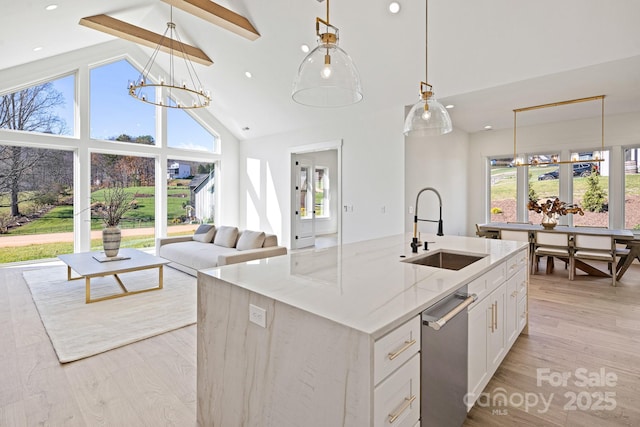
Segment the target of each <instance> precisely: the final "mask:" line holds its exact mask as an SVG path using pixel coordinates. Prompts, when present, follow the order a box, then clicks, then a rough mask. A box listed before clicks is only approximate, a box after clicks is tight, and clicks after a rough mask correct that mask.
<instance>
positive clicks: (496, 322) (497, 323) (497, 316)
mask: <svg viewBox="0 0 640 427" xmlns="http://www.w3.org/2000/svg"><path fill="white" fill-rule="evenodd" d="M495 325H496V331H497V330H498V301H496V323H495Z"/></svg>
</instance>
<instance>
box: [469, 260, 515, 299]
mask: <svg viewBox="0 0 640 427" xmlns="http://www.w3.org/2000/svg"><path fill="white" fill-rule="evenodd" d="M505 273H506V264H505V263H504V262H503V263H501V264H498V265H496V266H495V267H494V268H493V270H491V271H488V272H486V273H484V274H483V275H482V276H480V277H478V278H477V279H475V280H473V281H472V282H471V283H469V285H468V286H467V292H469V293H470V294H476V295H477V296H478V300H477V301H476V302H475V303H474V304H471V305H470V306H469V309H471V308H472V307H473V306H474V305H475V304H477V303H478V302H480V301H482V299H483V298H484V297H486V296H487V295H489V294H490V293H491V292H493V290H494V289H496V288H497V287H498V286H500V285H501V284H502V283H503V282H504V280H505V278H506V274H505Z"/></svg>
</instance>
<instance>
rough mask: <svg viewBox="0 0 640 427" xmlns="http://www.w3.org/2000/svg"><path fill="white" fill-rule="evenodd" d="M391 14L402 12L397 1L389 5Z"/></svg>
mask: <svg viewBox="0 0 640 427" xmlns="http://www.w3.org/2000/svg"><path fill="white" fill-rule="evenodd" d="M389 12H391V13H398V12H400V3H398V2H397V1H392V2H391V3H389Z"/></svg>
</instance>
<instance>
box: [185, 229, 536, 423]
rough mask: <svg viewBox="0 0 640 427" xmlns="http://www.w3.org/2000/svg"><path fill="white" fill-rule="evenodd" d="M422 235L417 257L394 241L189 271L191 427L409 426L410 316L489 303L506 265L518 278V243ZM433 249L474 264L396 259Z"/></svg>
mask: <svg viewBox="0 0 640 427" xmlns="http://www.w3.org/2000/svg"><path fill="white" fill-rule="evenodd" d="M423 237H425V240H427V241H428V242H430V243H429V251H424V250H423V249H420V250H419V253H418V254H413V253H411V248H410V246H409V242H410V241H411V236H409V235H398V236H391V237H387V238H380V239H375V240H369V241H364V242H358V243H352V244H348V245H341V246H336V247H332V248H328V249H322V250H315V251H314V250H309V251H302V252H297V253H292V254H289V255H286V256H280V257H275V258H268V259H262V260H259V261H251V262H248V263H245V264H235V265H229V266H224V267H219V268H214V269H208V270H203V271H201V272H199V273H198V338H197V340H198V355H197V358H198V360H197V366H198V368H197V369H198V375H197V376H198V385H197V399H198V402H197V407H198V415H197V417H198V423H199V424H200V425H206V426H231V425H233V426H278V427H284V426H301V425H304V426H377V425H379V423H380V420H382V421H383V422H386V421H388V420H389V419H390V418H393V417H394V416H395V417H396V418H394V422H395V424H394V425H411V426H413V425H419V424H417V423H418V422H419V421H418V420H419V417H420V415H419V411H420V403H419V402H420V399H419V393H420V385H419V382H420V379H419V378H420V357H419V356H420V354H419V347H420V344H419V343H420V320H419V315H420V313H421V312H422V311H423V310H424V309H425V308H427V307H429V306H431V305H432V304H434V303H435V302H437V301H439V300H441V299H442V298H443V297H445V296H448V295H450V294H451V293H453V292H455V291H456V290H457V289H458V288H460V287H461V286H463V285H467V284H468V285H469V292H472V291H473V292H475V293H477V294H483V293H484V294H487V295H488V294H489V293H492V292H493V291H494V289H495V288H496V287H497V286H499V285H502V284H503V282H504V283H505V286H506V282H505V280H506V276H507V271H508V269H509V268H511V269H519V270H518V271H520V270H521V271H523V272H525V274H526V270H527V269H526V268H524V265H525V264H526V259H527V257H526V254H527V253H526V251H527V245H526V244H525V243H521V242H510V241H503V240H494V239H481V238H469V237H459V236H433V235H424V234H423ZM441 250H447V251H451V252H458V253H465V254H467V253H468V254H476V255H480V256H482V258H481V259H480V260H478V261H476V262H474V263H472V264H470V265H468V266H466V267H464V268H462V269H460V270H448V269H442V268H435V267H427V266H424V265H416V264H411V263H409V262H406V261H409V260H411V259H412V258H414V257H422V256H424V255H425V254H429V253H435V252H437V251H441ZM514 260H517V262H516V261H514ZM403 261H405V262H403ZM521 264H522V265H521ZM520 267H522V268H520ZM496 271H498V272H500V273H499V274H496V273H495V272H496ZM524 277H525V280H526V279H527V278H528V277H527V276H526V275H525V276H524ZM492 281H493V282H495V283H496V285H495V286H494V285H493V284H492V283H490V282H492ZM523 288H525V292H526V283H525V284H524V285H523ZM504 295H505V294H504V291H503V296H504ZM516 295H517V293H516ZM485 296H486V295H485ZM516 301H520V302H521V301H523V300H522V299H520V298H516ZM524 301H525V311H522V312H517V314H520V318H522V319H524V322H519V326H518V332H519V331H520V330H522V328H524V326H525V325H526V298H524ZM480 302H481V301H478V302H477V303H474V304H480ZM496 305H497V302H496ZM491 307H492V308H491V310H490V311H491V320H490V323H491V325H490V326H491V329H492V330H493V329H494V321H495V322H496V323H497V312H498V311H497V306H496V312H495V314H494V312H493V307H494V306H493V304H492V305H491ZM473 308H474V307H473V306H470V307H469V312H470V313H471V310H473ZM506 311H507V310H500V313H501V316H502V319H504V321H505V324H506V323H507V322H508V319H506V316H507V314H506ZM483 314H486V313H483ZM514 316H515V315H514ZM514 318H515V317H514ZM470 319H471V316H470ZM500 326H501V328H500V329H501V331H502V329H504V328H502V324H501V325H500ZM483 333H484V332H483ZM502 334H503V336H504V337H505V338H504V339H503V347H505V350H504V351H503V352H502V354H501V356H500V358H499V361H501V360H502V358H503V357H504V354H506V351H508V346H507V345H506V335H507V334H506V333H502ZM515 335H516V336H517V334H515ZM469 339H471V337H470V338H469ZM474 340H475V341H474V346H475V345H477V337H474ZM487 341H488V340H487ZM470 343H471V342H470ZM511 344H512V342H511ZM509 346H510V345H509ZM470 348H471V347H470ZM483 351H484V350H483ZM470 357H471V356H470ZM485 359H486V357H485ZM476 362H477V361H476V360H475V357H474V358H473V363H472V362H471V359H470V369H471V365H472V364H474V365H478V363H476ZM474 369H477V368H474ZM416 372H417V373H416ZM493 372H495V370H493ZM493 372H491V369H488V370H487V371H486V372H484V373H483V375H482V376H481V378H482V380H481V384H480V386H481V387H482V388H483V387H484V385H483V384H485V385H486V382H488V378H490V376H491V375H493ZM470 381H471V379H470ZM476 386H477V385H476V384H471V383H470V385H469V391H472V392H477V390H474V387H476ZM405 389H407V390H406V392H405ZM480 391H481V390H480ZM398 393H405V394H406V396H404V397H402V396H400V395H398ZM396 395H397V396H396ZM380 425H382V424H380Z"/></svg>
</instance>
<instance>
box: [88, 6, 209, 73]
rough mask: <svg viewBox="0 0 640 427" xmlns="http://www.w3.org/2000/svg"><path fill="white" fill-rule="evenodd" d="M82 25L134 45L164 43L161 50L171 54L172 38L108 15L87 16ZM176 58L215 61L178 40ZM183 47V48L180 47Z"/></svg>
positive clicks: (198, 61)
mask: <svg viewBox="0 0 640 427" xmlns="http://www.w3.org/2000/svg"><path fill="white" fill-rule="evenodd" d="M80 25H84V26H85V27H89V28H92V29H94V30H98V31H102V32H103V33H107V34H110V35H112V36H116V37H120V38H121V39H125V40H129V41H132V42H134V43H138V44H141V45H143V46H147V47H150V48H152V49H155V48H156V47H157V46H158V45H159V44H161V43H162V46H161V47H160V50H162V51H163V52H166V53H171V50H170V49H169V42H170V41H171V40H172V39H170V38H168V37H167V38H165V39H164V40H163V39H162V34H157V33H154V32H152V31H149V30H145V29H144V28H140V27H137V26H135V25H132V24H129V23H127V22H124V21H120V20H118V19H115V18H112V17H110V16H108V15H94V16H87V17H85V18H82V19H80ZM173 44H174V45H173V46H174V48H173V51H174V56H175V55H176V53H178V52H180V54H181V52H182V50H183V51H184V52H185V54H186V55H187V57H188V58H189V60H191V61H193V62H197V63H198V64H202V65H211V64H213V61H212V60H211V58H209V57H208V56H207V54H206V53H204V52H203V51H202V50H201V49H199V48H197V47H194V46H191V45H188V44H186V43H181V42H179V41H177V40H173ZM180 45H181V46H180Z"/></svg>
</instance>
